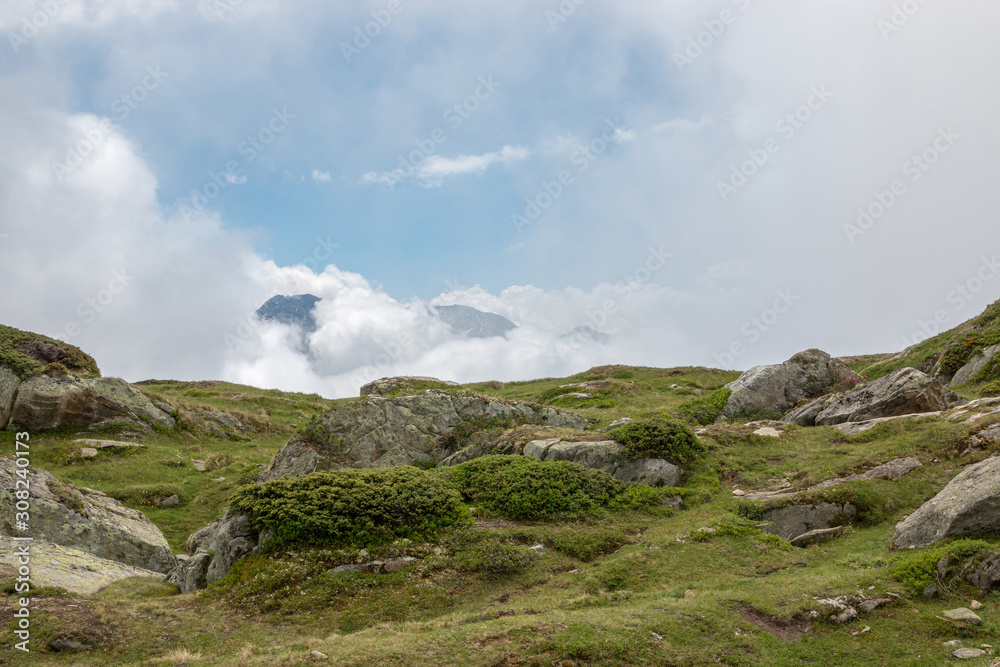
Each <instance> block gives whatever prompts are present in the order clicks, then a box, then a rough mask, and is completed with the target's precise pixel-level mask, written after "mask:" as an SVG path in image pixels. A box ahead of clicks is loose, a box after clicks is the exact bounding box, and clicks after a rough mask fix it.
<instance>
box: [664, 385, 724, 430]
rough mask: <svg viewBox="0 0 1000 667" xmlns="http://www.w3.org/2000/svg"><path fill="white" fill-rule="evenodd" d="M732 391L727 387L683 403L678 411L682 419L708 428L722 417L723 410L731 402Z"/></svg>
mask: <svg viewBox="0 0 1000 667" xmlns="http://www.w3.org/2000/svg"><path fill="white" fill-rule="evenodd" d="M731 393H732V391H731V390H730V389H727V388H726V387H722V388H720V389H716V390H715V391H713V392H712V393H711V394H709V395H708V396H702V397H700V398H695V399H692V400H690V401H686V402H684V403H681V404H680V406H678V408H677V411H678V413H679V414H680V416H681V417H683V418H685V419H689V420H691V421H693V422H694V423H696V424H701V425H702V426H707V425H708V424H712V423H715V420H716V419H718V418H719V416H720V415H722V409H723V408H724V407H726V403H727V402H728V401H729V394H731Z"/></svg>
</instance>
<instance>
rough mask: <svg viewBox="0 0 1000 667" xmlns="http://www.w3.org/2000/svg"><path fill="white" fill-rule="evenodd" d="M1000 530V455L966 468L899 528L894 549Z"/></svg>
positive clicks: (924, 545) (925, 545) (893, 544)
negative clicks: (956, 536)
mask: <svg viewBox="0 0 1000 667" xmlns="http://www.w3.org/2000/svg"><path fill="white" fill-rule="evenodd" d="M998 530H1000V457H993V458H989V459H986V460H985V461H982V462H980V463H975V464H973V465H970V466H968V467H966V468H965V470H963V471H962V472H961V473H959V474H958V475H957V476H956V477H955V478H954V479H953V480H951V481H950V482H949V483H948V485H947V486H945V487H944V489H942V490H941V492H940V493H938V494H937V495H936V496H934V497H933V498H931V499H930V500H928V501H927V502H926V503H924V504H923V505H921V506H920V508H919V509H918V510H917V511H916V512H914V513H913V514H911V515H910V516H908V517H907V518H906V520H905V521H903V522H902V523H901V524H899V526H897V528H896V534H895V535H893V537H892V547H893V549H915V548H920V547H929V546H931V545H932V544H936V543H938V542H940V541H941V540H943V539H944V538H946V537H952V536H955V535H968V534H973V533H989V532H995V531H998Z"/></svg>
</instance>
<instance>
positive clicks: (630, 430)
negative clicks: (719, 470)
mask: <svg viewBox="0 0 1000 667" xmlns="http://www.w3.org/2000/svg"><path fill="white" fill-rule="evenodd" d="M608 436H610V437H611V438H613V439H614V440H617V441H618V442H620V443H621V444H623V445H625V448H626V450H627V452H628V457H629V458H642V457H652V458H659V459H666V460H667V461H670V462H671V463H676V464H684V463H687V462H689V461H693V460H695V459H696V458H698V457H700V456H701V455H702V454H704V453H705V446H704V445H703V444H702V443H701V441H700V440H698V438H697V437H696V436H695V434H694V432H693V431H692V430H691V429H690V428H689V427H688V425H687V424H685V423H684V422H682V421H680V420H679V419H674V418H673V417H664V416H660V417H649V418H644V419H639V420H636V421H633V422H630V423H628V424H624V425H622V426H619V427H618V428H616V429H614V430H612V431H610V432H608Z"/></svg>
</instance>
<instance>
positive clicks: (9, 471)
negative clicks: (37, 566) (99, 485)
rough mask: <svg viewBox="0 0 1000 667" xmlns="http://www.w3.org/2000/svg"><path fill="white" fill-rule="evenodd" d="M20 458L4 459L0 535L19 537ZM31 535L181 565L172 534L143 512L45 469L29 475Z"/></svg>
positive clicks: (160, 566) (101, 554)
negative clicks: (172, 545)
mask: <svg viewBox="0 0 1000 667" xmlns="http://www.w3.org/2000/svg"><path fill="white" fill-rule="evenodd" d="M16 470H17V467H16V465H15V463H14V461H11V460H9V459H0V517H2V518H0V534H3V535H9V536H18V535H21V534H22V533H19V532H17V531H15V530H14V528H15V527H14V526H13V525H11V524H10V523H9V522H10V521H12V520H13V519H14V512H15V507H14V506H15V503H16V502H17V499H16V497H15V495H14V492H15V486H16V484H15V482H16V480H19V479H21V478H20V477H19V476H17V475H16V474H15V471H16ZM27 481H28V485H29V498H30V500H29V502H30V503H31V519H30V523H29V525H30V532H29V533H28V534H29V535H30V536H31V537H34V538H36V539H42V540H46V541H48V542H51V543H53V544H57V545H61V546H65V547H72V548H74V549H79V550H80V551H84V552H86V553H88V554H92V555H94V556H97V557H98V558H103V559H106V560H111V561H115V562H118V563H124V564H125V565H131V566H133V567H137V568H142V569H145V570H152V571H153V572H161V573H164V574H165V573H167V572H169V571H170V570H171V569H172V568H173V567H174V565H175V561H174V556H173V553H171V551H170V546H169V545H168V544H167V540H166V538H164V537H163V533H162V532H160V529H159V528H157V527H156V525H155V524H154V523H153V522H152V521H150V520H149V519H148V518H146V515H144V514H143V513H142V512H138V511H136V510H133V509H129V508H128V507H125V506H124V505H122V504H121V503H120V502H118V501H117V500H114V499H112V498H109V497H108V496H106V495H104V494H103V493H101V492H100V491H94V490H93V489H85V488H78V487H75V486H73V485H70V484H64V483H62V482H60V481H59V480H57V479H56V478H55V477H53V476H52V475H50V474H49V473H47V472H46V471H44V470H40V469H38V468H30V469H29V473H28V480H27Z"/></svg>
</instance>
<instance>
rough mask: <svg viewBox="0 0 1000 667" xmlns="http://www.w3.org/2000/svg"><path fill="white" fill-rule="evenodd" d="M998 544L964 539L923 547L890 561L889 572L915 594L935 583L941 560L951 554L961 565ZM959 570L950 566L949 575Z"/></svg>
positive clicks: (991, 550)
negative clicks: (932, 546) (954, 570)
mask: <svg viewBox="0 0 1000 667" xmlns="http://www.w3.org/2000/svg"><path fill="white" fill-rule="evenodd" d="M996 550H997V547H996V545H993V544H990V543H989V542H984V541H983V540H971V539H961V540H956V541H954V542H950V543H948V544H943V545H938V546H936V547H934V548H928V549H920V550H918V551H915V552H912V553H903V554H899V555H897V556H896V557H895V558H893V559H892V561H891V562H890V564H889V574H891V575H892V577H893V578H894V579H895V580H896V581H898V582H899V583H901V584H903V585H904V586H906V587H907V588H908V589H910V590H911V591H912V592H914V593H920V592H922V591H923V590H924V589H925V588H927V587H928V586H929V585H931V584H933V583H935V581H936V578H937V574H938V570H937V564H938V561H939V560H941V559H942V558H943V557H945V556H948V555H951V556H953V558H952V561H953V563H952V565H954V566H961V565H962V563H963V562H964V561H966V560H967V559H969V558H975V557H977V556H980V555H983V554H984V553H987V552H993V551H996ZM955 573H956V572H953V571H952V568H949V572H948V574H951V575H954V574H955Z"/></svg>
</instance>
